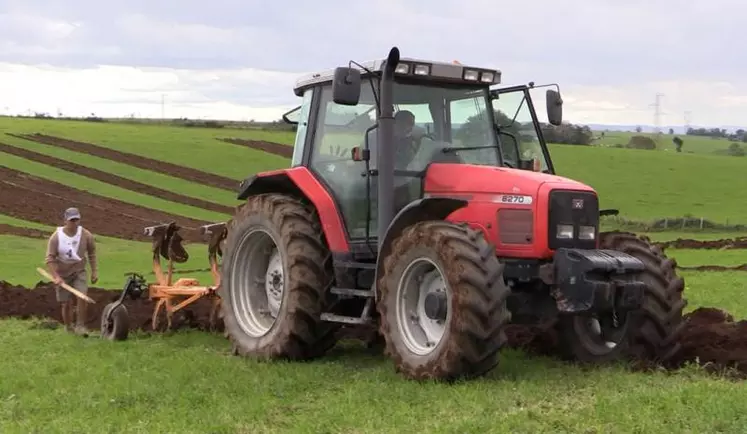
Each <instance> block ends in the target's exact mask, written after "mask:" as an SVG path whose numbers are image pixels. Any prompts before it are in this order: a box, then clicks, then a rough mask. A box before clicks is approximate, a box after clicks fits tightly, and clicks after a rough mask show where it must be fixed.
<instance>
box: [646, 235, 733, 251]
mask: <svg viewBox="0 0 747 434" xmlns="http://www.w3.org/2000/svg"><path fill="white" fill-rule="evenodd" d="M651 244H653V245H655V246H659V247H661V248H662V249H666V248H669V247H671V248H673V249H710V250H715V249H719V250H720V249H724V250H726V249H747V237H738V238H724V239H720V240H693V239H690V238H677V239H676V240H672V241H659V242H651Z"/></svg>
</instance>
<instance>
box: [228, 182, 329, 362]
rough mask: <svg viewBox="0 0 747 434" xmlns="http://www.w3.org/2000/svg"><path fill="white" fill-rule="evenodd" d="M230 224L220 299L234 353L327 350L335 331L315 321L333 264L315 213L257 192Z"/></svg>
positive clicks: (290, 355)
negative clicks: (257, 194)
mask: <svg viewBox="0 0 747 434" xmlns="http://www.w3.org/2000/svg"><path fill="white" fill-rule="evenodd" d="M230 225H231V226H230V228H229V231H228V237H227V239H226V249H225V253H224V256H223V263H222V272H221V285H220V289H219V294H220V297H221V311H222V317H223V322H224V326H225V332H226V334H227V335H228V337H229V338H230V339H231V341H232V344H233V351H234V353H235V354H238V355H242V356H251V357H255V358H261V359H278V358H283V359H294V360H303V359H310V358H313V357H317V356H320V355H322V354H323V353H324V352H326V351H327V350H328V349H329V348H331V347H332V346H334V344H335V327H334V326H333V325H332V324H330V323H324V322H322V321H321V319H320V316H321V313H322V311H323V308H324V307H325V305H324V296H325V291H326V289H327V286H328V285H329V284H330V283H331V281H332V266H331V259H330V254H329V251H328V249H327V246H326V243H325V241H324V239H323V231H322V229H321V225H320V223H319V221H318V219H317V217H316V213H315V212H314V210H313V209H311V208H309V207H308V206H306V205H304V204H303V203H301V202H300V201H298V200H297V199H295V198H292V197H288V196H285V195H281V194H263V195H259V196H254V197H252V198H250V199H249V200H248V202H247V203H246V204H245V205H244V206H243V207H241V209H240V210H239V211H238V212H237V215H236V216H235V218H234V219H233V220H232V221H231V223H230Z"/></svg>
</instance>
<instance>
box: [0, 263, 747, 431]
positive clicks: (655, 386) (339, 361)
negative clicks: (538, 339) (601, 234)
mask: <svg viewBox="0 0 747 434" xmlns="http://www.w3.org/2000/svg"><path fill="white" fill-rule="evenodd" d="M743 274H744V276H742V275H743ZM686 279H687V282H688V289H687V291H688V298H689V299H690V302H691V306H690V309H692V308H695V307H696V306H697V305H707V306H711V305H723V306H725V307H729V308H730V310H731V311H732V312H733V313H735V314H739V315H745V314H747V309H745V307H747V306H745V307H741V306H743V305H744V303H741V306H740V302H741V294H742V288H743V287H744V286H745V284H747V273H741V274H738V273H734V276H730V275H729V273H699V274H694V273H693V274H692V275H690V274H689V273H688V275H687V276H686ZM706 288H713V290H705V289H706ZM29 326H30V324H29V322H21V321H14V320H5V321H2V328H1V329H0V336H1V337H2V340H1V341H0V342H2V343H1V344H0V348H3V353H4V354H12V357H3V358H2V359H0V368H1V369H2V370H3V372H13V373H15V375H6V376H2V377H0V431H1V432H3V433H6V432H7V433H15V432H18V433H26V432H42V431H43V432H112V431H116V432H189V433H192V432H194V433H203V432H232V433H233V432H309V433H311V432H372V433H373V432H527V433H530V432H531V433H538V432H553V433H559V432H717V431H720V432H737V431H740V430H741V429H742V428H743V427H744V426H745V424H747V415H745V413H744V411H743V405H742V397H743V394H744V386H743V385H742V384H740V383H734V382H730V381H726V380H722V379H719V378H717V377H715V376H707V375H705V374H702V373H701V372H700V371H699V370H696V369H692V368H689V369H684V370H682V371H680V372H678V373H674V374H665V373H648V374H643V373H631V372H628V371H626V370H624V369H622V368H619V367H599V368H594V369H590V370H582V369H579V368H576V367H574V366H572V365H569V364H565V363H562V362H559V361H557V360H554V359H547V358H540V357H533V356H527V355H525V354H523V353H521V352H518V351H505V352H504V354H503V355H502V364H501V365H500V366H499V367H498V368H497V369H496V370H495V371H493V372H492V373H491V374H490V375H488V376H487V377H485V378H481V379H479V380H476V381H471V382H467V383H463V384H456V385H451V386H449V385H445V384H429V383H425V384H419V383H416V382H412V381H406V380H404V379H402V378H401V377H399V376H398V375H396V374H395V373H394V372H393V370H392V367H391V363H390V361H388V360H387V359H385V358H384V357H383V356H378V355H371V354H368V353H366V352H365V351H364V350H362V349H361V348H360V347H359V346H357V345H349V344H346V345H342V346H341V347H340V348H338V349H335V350H333V351H332V352H331V353H330V354H328V355H327V356H326V357H324V358H322V359H320V360H318V361H315V362H311V363H294V364H286V363H282V362H278V363H261V362H254V361H249V360H245V359H241V358H239V357H234V356H229V355H228V354H227V353H228V350H229V345H228V343H227V341H226V340H224V339H223V338H222V337H221V336H218V335H209V334H204V333H176V334H174V335H171V336H151V337H143V336H141V335H136V336H133V338H131V339H130V340H128V341H125V342H118V343H111V342H105V341H101V340H98V339H95V338H90V339H87V340H83V339H79V338H75V337H73V336H70V335H67V334H64V333H63V332H61V331H42V330H29ZM40 378H44V379H45V380H44V381H39V379H40ZM423 409H427V417H425V416H424V415H423V412H424V411H426V410H423ZM51 427H54V428H51ZM50 430H52V431H50Z"/></svg>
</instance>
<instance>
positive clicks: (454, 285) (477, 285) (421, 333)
mask: <svg viewBox="0 0 747 434" xmlns="http://www.w3.org/2000/svg"><path fill="white" fill-rule="evenodd" d="M390 251H391V253H390V254H389V255H388V257H386V258H382V259H383V261H384V263H383V276H381V277H380V278H379V279H378V282H377V283H378V285H377V286H378V292H379V299H378V303H377V309H378V312H379V316H380V318H381V321H380V332H381V335H382V336H383V337H384V341H385V345H386V350H385V352H386V354H387V355H388V356H390V357H392V358H393V360H394V365H395V369H396V371H397V372H399V373H402V374H404V375H405V376H406V377H409V378H412V379H416V380H424V379H436V380H447V381H450V380H456V379H460V378H473V377H477V376H480V375H483V374H485V373H487V372H488V371H490V370H491V369H493V368H494V367H495V366H496V365H497V364H498V351H499V350H500V349H501V347H502V346H503V344H504V342H505V341H506V336H505V334H504V331H503V327H504V325H505V324H506V323H507V322H508V321H509V319H510V313H509V311H508V308H507V306H506V299H507V297H508V294H509V288H508V287H507V286H506V284H505V282H504V280H503V265H502V264H501V263H500V262H499V261H498V259H497V258H496V256H495V249H494V248H493V247H492V246H491V245H490V244H489V243H488V242H487V241H486V240H485V237H484V236H483V234H482V232H481V231H475V230H473V229H471V228H469V227H468V226H467V225H465V224H462V225H457V224H452V223H449V222H445V221H426V222H421V223H417V224H415V225H413V226H411V227H408V228H406V229H405V230H404V231H403V233H402V234H401V235H400V236H399V237H398V238H396V239H395V240H394V241H393V242H392V247H391V250H390Z"/></svg>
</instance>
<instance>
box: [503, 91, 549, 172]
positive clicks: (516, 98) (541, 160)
mask: <svg viewBox="0 0 747 434" xmlns="http://www.w3.org/2000/svg"><path fill="white" fill-rule="evenodd" d="M494 93H496V95H495V96H494V97H493V104H492V105H493V113H494V116H495V123H496V128H497V131H498V140H499V141H500V142H501V149H502V152H503V160H504V162H505V165H506V166H511V167H518V166H519V165H520V163H523V164H526V165H533V163H534V161H536V162H537V164H538V167H537V168H536V169H535V170H538V171H542V172H549V167H550V166H549V164H548V155H547V154H546V153H545V152H544V147H543V146H542V144H541V143H540V140H539V137H538V134H537V127H536V126H535V125H537V123H536V122H535V120H536V117H535V116H533V112H534V107H533V106H532V99H531V96H530V95H529V90H528V89H527V88H525V87H524V86H519V87H515V88H505V89H502V90H499V91H498V92H494ZM520 160H521V161H520ZM533 169H534V168H533Z"/></svg>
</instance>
